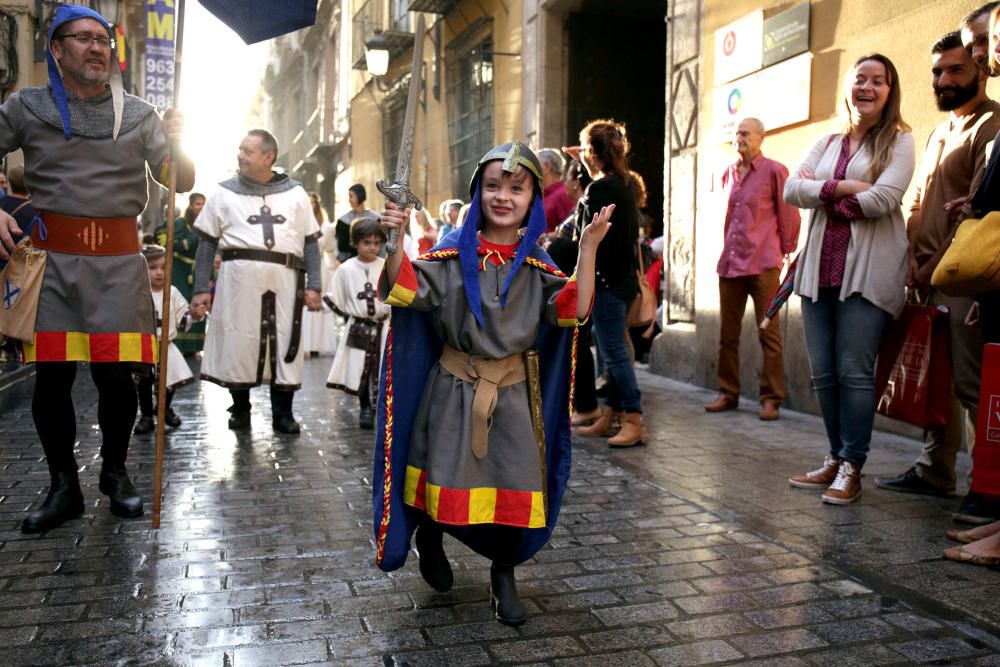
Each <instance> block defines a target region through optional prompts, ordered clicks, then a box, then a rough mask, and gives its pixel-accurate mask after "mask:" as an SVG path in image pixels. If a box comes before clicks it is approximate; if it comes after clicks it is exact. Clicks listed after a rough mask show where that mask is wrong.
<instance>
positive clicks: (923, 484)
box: [875, 467, 955, 498]
mask: <svg viewBox="0 0 1000 667" xmlns="http://www.w3.org/2000/svg"><path fill="white" fill-rule="evenodd" d="M875 486H877V487H878V488H880V489H886V490H887V491H899V492H900V493H919V494H922V495H925V496H941V497H943V498H947V497H950V496H953V495H955V489H954V488H951V489H943V488H941V487H940V486H935V485H934V484H931V483H930V482H928V481H927V480H925V479H924V478H922V477H921V476H920V475H919V474H917V468H916V467H913V468H910V469H909V470H907V471H906V472H904V473H903V474H902V475H897V476H895V477H876V478H875Z"/></svg>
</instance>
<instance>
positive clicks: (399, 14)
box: [389, 0, 413, 32]
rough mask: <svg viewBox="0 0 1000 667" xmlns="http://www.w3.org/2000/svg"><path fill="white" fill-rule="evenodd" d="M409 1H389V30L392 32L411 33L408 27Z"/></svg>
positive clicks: (410, 27)
mask: <svg viewBox="0 0 1000 667" xmlns="http://www.w3.org/2000/svg"><path fill="white" fill-rule="evenodd" d="M409 4H410V0H389V30H392V31H394V32H413V28H412V26H411V25H410V12H409V11H408V9H407V8H408V7H409Z"/></svg>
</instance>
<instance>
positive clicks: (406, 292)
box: [383, 254, 420, 308]
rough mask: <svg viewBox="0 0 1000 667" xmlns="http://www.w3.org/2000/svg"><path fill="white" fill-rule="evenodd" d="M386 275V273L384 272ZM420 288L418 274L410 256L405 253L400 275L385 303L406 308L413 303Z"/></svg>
mask: <svg viewBox="0 0 1000 667" xmlns="http://www.w3.org/2000/svg"><path fill="white" fill-rule="evenodd" d="M384 277H385V274H383V278H384ZM419 288H420V283H418V282H417V274H416V272H415V271H414V270H413V265H412V264H410V258H409V257H407V256H406V255H405V254H404V255H403V263H402V264H401V265H400V267H399V275H398V276H396V282H395V284H394V285H393V286H392V289H391V290H389V296H388V297H386V299H385V303H386V304H387V305H389V306H399V307H400V308H406V307H407V306H409V305H410V304H411V303H413V299H415V298H416V296H417V290H418V289H419Z"/></svg>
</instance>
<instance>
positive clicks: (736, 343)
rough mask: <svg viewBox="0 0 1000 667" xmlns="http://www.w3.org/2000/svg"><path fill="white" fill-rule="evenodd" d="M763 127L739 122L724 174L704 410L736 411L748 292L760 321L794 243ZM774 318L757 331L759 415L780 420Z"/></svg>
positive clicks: (792, 217) (795, 216) (795, 231)
mask: <svg viewBox="0 0 1000 667" xmlns="http://www.w3.org/2000/svg"><path fill="white" fill-rule="evenodd" d="M763 142H764V124H763V123H761V122H760V121H759V120H758V119H756V118H747V119H745V120H743V121H742V122H741V123H740V125H739V127H738V128H737V130H736V136H735V138H734V139H733V147H734V148H736V150H737V152H738V153H739V154H740V158H739V160H737V161H736V163H735V164H733V165H732V166H730V167H729V168H728V169H726V172H725V173H724V174H723V175H722V189H723V192H724V193H725V196H726V204H727V205H726V226H725V242H724V245H723V248H722V257H721V258H720V259H719V266H718V269H717V270H718V273H719V319H720V333H719V365H718V368H719V395H718V397H717V398H716V399H715V400H714V401H712V402H711V403H709V404H708V405H706V406H705V410H707V411H708V412H722V411H723V410H735V409H736V408H737V407H738V405H739V396H740V330H741V328H742V324H743V311H744V309H745V308H746V303H747V297H750V298H751V299H753V306H754V313H755V315H756V317H757V324H758V325H759V324H760V323H761V321H762V320H763V319H764V310H765V309H766V308H767V304H768V301H770V299H771V297H772V296H773V295H774V293H775V291H776V290H777V289H778V280H779V274H780V272H781V265H782V262H783V260H784V259H785V258H786V257H787V256H788V254H789V253H791V252H792V251H793V250H795V247H796V245H797V244H798V241H799V225H800V223H801V220H800V217H799V210H798V209H797V208H795V207H794V206H789V205H788V204H786V203H785V202H784V201H783V200H782V198H781V193H782V191H783V190H784V188H785V179H787V178H788V169H787V168H785V165H783V164H781V163H780V162H776V161H774V160H770V159H768V158H766V157H764V155H763V154H762V153H761V152H760V147H761V144H762V143H763ZM778 319H779V318H778V317H777V316H775V317H774V318H772V319H771V323H770V324H769V325H768V327H767V328H766V329H764V330H762V331H761V330H758V331H759V334H760V345H761V348H762V349H763V351H764V365H763V368H762V369H761V372H760V404H761V408H760V418H761V419H763V420H766V421H770V420H774V419H777V418H778V407H779V406H780V405H781V402H782V400H784V398H785V369H784V362H783V361H782V356H781V330H780V328H779V326H780V325H779V324H778Z"/></svg>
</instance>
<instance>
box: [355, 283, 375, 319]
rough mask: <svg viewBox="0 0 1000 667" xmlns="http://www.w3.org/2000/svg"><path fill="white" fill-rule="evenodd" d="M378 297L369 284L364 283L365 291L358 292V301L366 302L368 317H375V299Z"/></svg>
mask: <svg viewBox="0 0 1000 667" xmlns="http://www.w3.org/2000/svg"><path fill="white" fill-rule="evenodd" d="M376 296H378V292H376V291H375V288H374V287H372V284H371V282H366V283H365V291H364V292H358V300H360V301H365V302H367V305H368V317H374V316H375V297H376Z"/></svg>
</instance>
